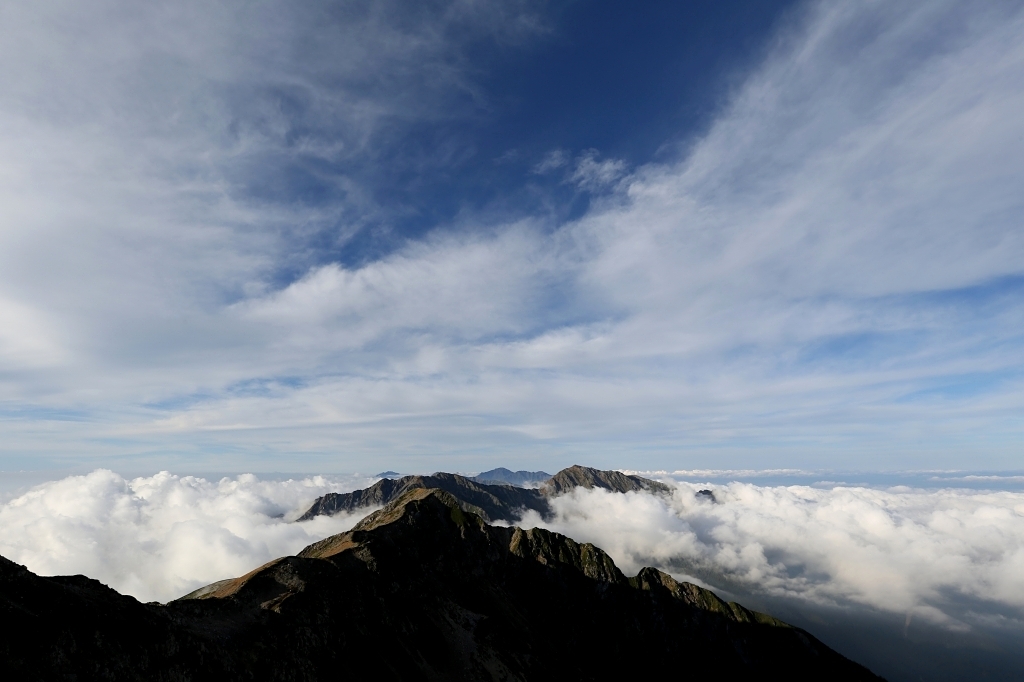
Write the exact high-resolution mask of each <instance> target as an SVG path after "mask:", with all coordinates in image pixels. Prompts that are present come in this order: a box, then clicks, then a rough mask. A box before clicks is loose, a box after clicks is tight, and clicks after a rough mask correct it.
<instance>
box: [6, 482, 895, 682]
mask: <svg viewBox="0 0 1024 682" xmlns="http://www.w3.org/2000/svg"><path fill="white" fill-rule="evenodd" d="M563 474H564V475H563ZM434 482H440V483H441V484H444V485H447V486H448V487H449V488H454V489H456V490H457V491H459V493H461V494H466V495H469V496H471V497H472V499H469V498H467V499H462V498H460V497H458V495H456V494H454V493H452V492H449V491H447V490H446V489H442V488H440V487H429V486H427V485H420V484H421V483H423V484H426V483H434ZM385 483H386V481H380V482H379V483H377V484H376V485H375V486H372V487H371V488H368V489H366V490H363V491H357V492H358V493H360V494H359V495H356V494H355V493H351V494H350V495H351V496H352V497H349V498H347V499H348V500H350V501H353V500H359V501H367V500H373V504H378V503H380V501H381V500H384V498H386V497H387V498H390V499H389V500H388V501H386V502H384V507H383V508H382V509H380V510H378V511H376V512H374V513H373V514H370V515H369V516H367V517H366V518H364V519H363V520H362V521H360V522H359V523H358V524H357V525H356V526H355V528H353V529H352V530H351V531H349V532H346V533H341V534H339V535H335V536H332V537H329V538H326V539H325V540H322V541H320V542H317V543H314V544H312V545H310V546H309V547H306V548H305V549H304V550H302V551H301V552H299V554H298V555H296V556H291V557H283V558H280V559H276V560H274V561H272V562H270V563H268V564H266V565H264V566H261V567H259V568H257V569H255V570H253V571H252V572H250V573H248V574H246V575H244V576H241V577H239V578H234V579H230V580H223V581H220V582H217V583H214V584H212V585H208V586H206V587H204V588H201V589H199V590H196V591H194V592H192V593H191V594H189V595H186V596H185V597H182V598H181V599H178V600H176V601H174V602H171V603H169V604H166V605H163V604H157V603H150V604H141V603H139V602H138V601H136V600H135V599H132V598H131V597H126V596H123V595H120V594H118V593H117V592H115V591H113V590H111V589H110V588H107V587H105V586H103V585H102V584H100V583H99V582H97V581H95V580H91V579H89V578H85V577H83V576H71V577H50V578H47V577H40V576H37V575H35V574H33V573H31V572H30V571H28V570H27V569H26V568H24V567H22V566H19V565H18V564H15V563H13V562H10V561H7V560H6V559H2V558H0V615H2V618H3V622H4V624H5V631H6V632H5V636H4V637H3V638H0V675H2V679H5V680H29V679H31V680H47V679H82V680H84V679H105V680H168V681H170V680H200V679H213V678H214V676H218V677H220V678H222V679H230V680H242V679H244V680H296V681H299V680H302V681H305V680H326V679H332V680H333V679H348V678H353V679H373V680H453V681H454V680H605V679H617V678H618V679H634V678H639V679H655V678H659V679H660V678H662V677H668V678H671V679H691V678H696V679H701V678H704V677H708V676H714V677H715V678H716V679H717V678H721V677H723V676H734V677H735V676H743V675H751V674H754V675H759V676H766V678H767V679H775V678H778V679H786V680H826V679H827V680H877V679H880V678H878V677H876V676H875V675H873V674H872V673H870V672H869V671H868V670H867V669H865V668H863V667H861V666H859V665H857V664H856V663H853V662H852V661H850V660H848V659H846V658H844V657H842V656H841V655H839V654H838V653H836V652H835V651H832V650H831V649H829V648H828V647H826V646H825V645H824V644H822V643H821V642H819V641H818V640H817V639H815V638H814V637H813V636H811V635H810V634H808V633H807V632H805V631H803V630H800V629H798V628H794V627H791V626H789V625H786V624H785V623H783V622H781V621H779V620H776V619H774V618H772V617H770V616H767V615H765V614H761V613H756V612H753V611H749V610H747V609H745V608H743V607H742V606H740V605H739V604H735V603H726V602H724V601H722V600H721V599H719V598H718V597H717V596H716V595H714V594H713V593H712V592H710V591H708V590H705V589H702V588H700V587H698V586H696V585H692V584H689V583H679V582H677V581H676V580H674V579H673V578H672V577H671V576H669V575H667V574H665V573H661V572H660V571H657V570H655V569H653V568H645V569H643V570H641V571H640V573H639V574H638V575H637V576H635V577H633V578H627V577H625V576H624V575H623V574H622V572H621V571H619V569H618V568H617V567H616V566H615V564H614V562H613V561H612V560H611V558H610V557H609V556H608V555H607V554H605V553H604V552H603V551H602V550H600V549H599V548H597V547H595V546H593V545H590V544H580V543H577V542H575V541H574V540H572V539H571V538H568V537H565V536H563V535H559V534H558V533H553V532H550V531H546V530H543V529H532V530H523V529H521V528H515V527H506V526H491V525H488V524H487V523H486V521H485V520H484V518H483V517H482V516H481V515H480V514H478V513H475V512H473V511H471V510H472V509H474V508H475V509H484V508H485V506H486V505H490V508H491V509H492V510H493V511H494V512H495V513H497V512H499V511H500V512H504V511H505V510H507V509H508V508H510V505H511V504H512V503H513V502H514V501H515V500H517V499H520V498H514V497H512V495H513V494H514V493H515V491H520V492H528V489H517V488H514V487H512V486H506V485H501V486H488V485H487V484H480V483H476V482H474V481H471V480H469V479H466V478H463V477H460V476H454V475H452V474H435V475H434V476H429V477H406V478H403V479H399V480H397V481H392V482H391V485H390V486H388V485H382V484H385ZM652 483H655V482H653V481H645V480H644V479H639V478H638V477H630V476H624V475H623V474H618V473H616V472H600V471H596V470H593V469H586V468H584V467H572V468H571V469H570V470H565V471H563V472H559V474H557V475H556V476H554V477H551V479H549V480H548V482H547V483H545V487H543V488H542V489H541V490H542V491H544V492H539V493H538V494H539V495H541V497H540V498H534V497H525V498H522V499H529V500H536V499H546V498H545V497H544V496H551V495H554V494H558V492H557V491H562V492H564V491H565V490H569V489H572V487H578V486H581V485H587V484H589V485H590V486H597V485H600V486H601V487H609V489H615V490H620V489H623V490H636V489H644V490H650V489H652V488H651V487H650V485H651V484H652ZM657 485H661V484H657ZM637 486H638V487H637ZM492 488H499V489H501V490H502V491H503V494H506V497H504V498H501V497H498V496H497V495H495V494H494V493H493V491H492ZM653 489H654V490H659V488H656V487H655V488H653ZM371 491H373V492H371ZM487 495H493V496H494V499H493V500H492V499H491V498H490V497H487ZM495 500H496V501H495ZM481 503H484V504H481ZM314 506H315V505H314ZM356 508H357V507H356ZM467 509H468V510H467ZM492 518H493V517H492Z"/></svg>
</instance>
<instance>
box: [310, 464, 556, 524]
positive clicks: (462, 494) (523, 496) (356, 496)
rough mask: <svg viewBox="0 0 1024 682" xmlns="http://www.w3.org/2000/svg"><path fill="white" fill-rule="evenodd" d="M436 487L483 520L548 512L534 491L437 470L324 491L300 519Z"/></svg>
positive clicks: (382, 502)
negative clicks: (359, 487)
mask: <svg viewBox="0 0 1024 682" xmlns="http://www.w3.org/2000/svg"><path fill="white" fill-rule="evenodd" d="M426 488H436V489H438V490H444V491H445V492H448V493H451V494H452V495H454V496H455V497H457V498H458V499H459V501H460V503H461V504H462V507H463V509H465V510H466V511H469V512H472V513H474V514H477V515H478V516H480V517H481V518H482V519H484V520H485V521H498V520H502V521H508V522H515V521H518V520H519V519H521V518H522V512H523V510H526V509H532V510H534V511H536V512H539V513H540V514H541V516H547V515H548V514H549V513H550V507H549V506H548V502H547V499H546V498H545V497H544V496H543V495H541V494H540V493H538V492H537V491H536V490H531V489H528V488H518V487H516V486H512V485H492V484H486V483H478V482H477V481H474V480H473V479H470V478H466V477H465V476H459V475H458V474H446V473H436V474H434V475H432V476H404V477H402V478H399V479H389V478H385V479H384V480H382V481H377V482H376V483H374V484H373V485H372V486H370V487H369V488H364V489H363V490H356V491H353V492H351V493H327V494H326V495H324V496H323V497H320V498H318V499H317V500H316V502H314V503H313V506H312V507H310V508H309V509H308V510H307V511H306V513H305V514H303V515H302V516H301V517H299V521H305V520H307V519H311V518H313V517H314V516H320V515H323V514H326V515H327V516H333V515H334V514H338V513H342V512H346V513H347V512H352V511H355V510H356V509H361V508H364V507H378V506H382V505H385V504H387V503H389V502H391V501H393V500H396V499H398V498H399V497H401V496H402V495H403V494H405V493H406V492H408V491H410V490H422V489H426Z"/></svg>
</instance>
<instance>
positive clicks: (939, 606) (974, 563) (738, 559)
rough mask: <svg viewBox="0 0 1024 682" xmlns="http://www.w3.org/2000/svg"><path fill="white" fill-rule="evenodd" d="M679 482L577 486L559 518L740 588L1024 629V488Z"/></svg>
mask: <svg viewBox="0 0 1024 682" xmlns="http://www.w3.org/2000/svg"><path fill="white" fill-rule="evenodd" d="M704 487H705V486H701V485H696V484H692V483H685V482H684V483H676V484H674V485H673V491H672V494H671V496H657V495H651V494H647V493H628V494H625V495H620V494H613V493H608V492H606V491H603V490H586V489H577V490H575V491H573V492H572V493H571V494H568V495H565V496H562V497H559V498H556V499H555V500H554V501H553V504H554V508H555V510H556V512H557V516H556V518H555V519H554V520H553V521H552V522H550V523H542V522H541V521H540V520H539V519H538V518H535V517H534V518H531V519H528V520H525V521H524V524H527V525H528V524H531V523H533V524H538V525H545V526H547V527H550V528H552V529H554V530H557V531H559V532H562V533H565V534H567V535H570V536H571V537H574V538H576V539H577V540H581V541H589V542H593V543H594V544H596V545H598V546H599V547H602V548H604V549H605V550H606V551H608V552H609V554H611V556H612V557H613V558H614V559H615V561H616V563H617V564H618V565H619V566H620V567H621V568H622V569H623V571H624V572H626V573H627V574H631V573H635V572H636V571H637V570H639V569H640V568H641V567H643V566H648V565H654V566H658V567H661V568H663V569H665V570H668V571H670V572H672V573H674V574H675V575H677V576H680V577H689V578H691V579H696V580H697V581H698V582H701V583H703V584H706V585H710V586H712V587H717V588H719V589H724V590H728V591H729V592H731V593H733V594H746V595H755V596H756V595H765V596H771V597H774V598H782V599H788V600H796V601H798V602H807V603H811V604H816V605H824V606H839V607H846V608H859V609H868V610H875V611H880V612H894V613H898V614H906V615H907V616H908V618H909V617H918V618H922V619H925V620H927V621H930V622H932V623H935V624H937V625H941V626H943V627H947V628H953V629H965V628H968V627H970V626H971V625H972V624H975V623H978V622H982V621H986V620H987V621H992V620H993V619H994V618H996V619H998V618H1001V619H1004V620H1005V622H1006V623H1007V624H1013V623H1016V627H1021V626H1022V625H1024V494H1022V493H1020V492H998V491H971V490H964V489H953V488H948V489H941V490H921V489H911V488H902V487H897V488H889V489H872V488H850V487H836V488H832V489H820V488H812V487H807V486H787V487H776V486H758V485H752V484H749V483H730V484H727V485H716V486H713V493H714V500H711V499H710V498H709V497H708V496H706V495H698V494H697V492H698V491H699V490H701V489H703V488H704Z"/></svg>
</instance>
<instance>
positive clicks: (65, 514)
mask: <svg viewBox="0 0 1024 682" xmlns="http://www.w3.org/2000/svg"><path fill="white" fill-rule="evenodd" d="M372 480H373V479H368V478H364V477H355V476H353V477H348V478H340V477H324V476H313V477H309V478H305V479H301V480H287V481H272V480H260V479H259V478H257V477H256V476H253V475H251V474H246V475H242V476H237V477H234V478H222V479H220V480H219V481H208V480H206V479H203V478H197V477H193V476H185V477H179V476H174V475H172V474H169V473H167V472H161V473H159V474H156V475H155V476H148V477H141V478H135V479H131V480H126V479H124V478H122V477H121V476H118V475H117V474H115V473H113V472H111V471H107V470H97V471H94V472H92V473H91V474H88V475H85V476H72V477H69V478H65V479H62V480H59V481H53V482H50V483H45V484H42V485H39V486H36V487H34V488H33V489H32V490H30V491H28V492H26V493H24V494H22V495H20V496H18V497H16V498H14V499H12V500H10V501H8V502H6V503H4V504H3V505H2V506H0V555H3V556H5V557H7V558H8V559H11V560H12V561H16V562H18V563H20V564H24V565H26V566H28V568H29V569H30V570H32V571H34V572H36V573H38V574H41V575H69V574H78V573H81V574H84V575H87V576H89V577H90V578H95V579H97V580H99V581H101V582H103V583H106V584H107V585H109V586H111V587H113V588H114V589H116V590H118V591H119V592H122V593H125V594H130V595H132V596H134V597H136V598H138V599H140V600H142V601H167V600H170V599H175V598H177V597H180V596H182V595H183V594H187V593H188V592H190V591H192V590H194V589H196V588H198V587H202V586H203V585H207V584H209V583H212V582H215V581H217V580H223V579H225V578H232V577H237V576H239V575H244V574H245V573H247V572H249V571H251V570H252V569H253V568H256V567H257V566H259V565H261V564H264V563H266V562H267V561H270V560H271V559H275V558H277V557H279V556H286V555H290V554H294V553H296V552H298V551H299V550H300V549H302V548H303V547H305V546H306V545H308V544H310V543H312V542H316V541H317V540H320V539H323V538H325V537H327V536H329V535H333V534H335V533H340V532H343V531H345V530H348V529H349V528H351V527H352V526H353V525H355V523H356V521H358V520H359V519H360V518H361V517H362V514H357V515H354V516H346V515H339V516H334V517H317V518H316V519H313V520H310V521H304V522H302V523H296V522H294V519H295V518H297V517H298V516H299V515H301V514H302V512H304V511H305V510H306V509H308V508H309V505H310V504H312V502H313V500H314V499H316V498H317V497H318V496H320V495H323V494H324V493H327V492H337V491H345V490H351V489H354V488H356V487H364V486H365V485H368V484H369V483H370V482H371V481H372Z"/></svg>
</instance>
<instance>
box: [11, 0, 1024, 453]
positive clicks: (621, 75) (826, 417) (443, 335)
mask: <svg viewBox="0 0 1024 682" xmlns="http://www.w3.org/2000/svg"><path fill="white" fill-rule="evenodd" d="M2 12H3V14H2V20H0V63H3V64H4V67H3V68H0V159H2V161H0V428H2V429H3V436H4V437H3V439H2V444H0V469H3V470H8V471H11V470H21V469H47V470H49V469H88V468H92V467H96V466H106V467H110V468H113V469H116V470H119V471H126V472H127V471H131V472H144V471H154V470H158V469H171V470H175V471H243V470H249V471H378V470H383V469H396V470H400V471H402V470H408V471H413V470H434V469H448V470H481V469H486V468H490V467H491V466H498V465H503V466H515V467H522V468H529V469H540V468H544V469H547V470H554V469H557V468H559V467H561V466H565V465H568V464H571V463H573V462H577V461H579V462H583V463H587V464H592V465H595V466H605V467H624V468H632V469H669V470H674V469H692V468H700V467H705V468H778V467H803V468H821V469H844V470H849V469H863V470H879V469H932V468H935V469H948V468H954V469H992V470H1006V469H1019V468H1020V461H1021V459H1020V456H1021V455H1022V454H1024V453H1022V444H1024V418H1022V415H1024V332H1022V330H1024V303H1022V301H1024V297H1022V294H1024V223H1022V220H1024V198H1022V197H1024V192H1021V189H1020V188H1021V187H1022V186H1024V117H1021V116H1020V115H1019V112H1020V111H1022V110H1024V48H1022V47H1021V46H1020V40H1019V36H1020V35H1021V33H1022V29H1024V6H1022V5H1021V4H1020V3H998V4H995V3H982V2H977V3H974V2H967V3H964V2H928V3H901V4H899V5H898V6H890V5H889V4H887V3H875V2H849V3H813V2H810V3H807V2H787V3H765V2H757V3H755V2H736V3H711V2H693V3H668V2H664V3H641V4H639V5H638V4H635V3H634V4H626V3H607V2H550V3H544V2H531V1H529V0H522V1H519V2H488V1H486V0H480V1H473V0H451V1H447V2H445V1H437V2H430V3H423V2H415V3H414V2H399V1H385V2H374V3H368V2H348V3H340V2H334V3H304V4H302V5H301V6H299V5H296V4H295V3H286V2H274V1H268V2H263V3H258V4H253V3H245V2H232V1H217V2H182V3H175V4H174V6H173V7H140V6H137V3H128V2H123V1H120V0H104V1H100V2H95V3H89V5H88V7H86V6H82V5H81V4H78V3H70V2H57V1H53V2H50V1H45V0H44V1H41V2H37V3H31V4H23V6H19V7H5V8H4V9H3V10H2Z"/></svg>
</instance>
